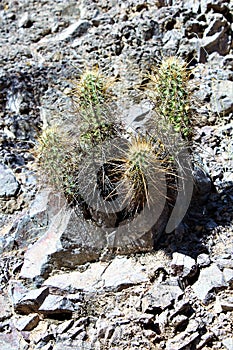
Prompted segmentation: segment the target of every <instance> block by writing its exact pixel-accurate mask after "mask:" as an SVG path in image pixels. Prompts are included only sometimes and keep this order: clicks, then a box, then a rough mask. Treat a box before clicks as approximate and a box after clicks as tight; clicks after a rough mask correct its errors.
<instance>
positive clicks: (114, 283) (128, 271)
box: [101, 257, 149, 291]
mask: <svg viewBox="0 0 233 350" xmlns="http://www.w3.org/2000/svg"><path fill="white" fill-rule="evenodd" d="M101 279H102V283H103V287H104V289H107V290H112V291H113V290H114V291H118V290H121V289H123V288H127V287H130V286H133V285H137V284H139V283H143V282H148V281H149V278H148V276H147V274H146V272H145V268H144V267H143V266H142V265H140V264H138V263H136V262H134V261H133V260H132V259H127V258H125V257H116V258H115V259H114V260H113V261H112V263H111V264H110V265H109V267H108V268H107V269H106V270H105V272H104V273H103V275H102V276H101Z"/></svg>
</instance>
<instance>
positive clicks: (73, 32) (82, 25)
mask: <svg viewBox="0 0 233 350" xmlns="http://www.w3.org/2000/svg"><path fill="white" fill-rule="evenodd" d="M90 27H91V23H90V22H89V21H86V20H79V21H77V22H74V23H72V24H71V25H70V26H69V27H68V28H66V29H64V30H63V31H62V32H61V33H59V34H57V35H56V36H55V37H53V38H44V39H42V40H41V41H40V43H45V42H48V41H51V42H53V41H55V42H56V41H63V40H67V39H71V38H75V37H80V36H82V35H83V34H85V33H86V32H87V30H88V29H89V28H90Z"/></svg>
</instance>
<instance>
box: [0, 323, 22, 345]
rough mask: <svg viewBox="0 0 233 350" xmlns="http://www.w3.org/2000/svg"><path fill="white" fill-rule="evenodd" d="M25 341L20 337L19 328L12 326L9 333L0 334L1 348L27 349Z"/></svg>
mask: <svg viewBox="0 0 233 350" xmlns="http://www.w3.org/2000/svg"><path fill="white" fill-rule="evenodd" d="M23 346H25V342H24V341H23V340H21V339H20V337H19V334H18V332H17V330H16V329H15V328H14V327H10V328H9V329H8V332H7V333H2V332H1V335H0V349H1V350H9V349H10V350H18V349H25V348H24V347H23Z"/></svg>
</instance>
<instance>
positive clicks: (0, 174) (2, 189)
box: [0, 164, 20, 197]
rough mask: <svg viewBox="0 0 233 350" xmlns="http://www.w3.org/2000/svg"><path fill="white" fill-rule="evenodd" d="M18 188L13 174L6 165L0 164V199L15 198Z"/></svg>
mask: <svg viewBox="0 0 233 350" xmlns="http://www.w3.org/2000/svg"><path fill="white" fill-rule="evenodd" d="M19 187H20V186H19V183H18V181H17V180H16V178H15V176H14V174H13V172H12V171H11V170H10V169H9V168H8V167H7V166H6V165H3V164H0V197H13V196H15V195H16V194H17V192H18V190H19Z"/></svg>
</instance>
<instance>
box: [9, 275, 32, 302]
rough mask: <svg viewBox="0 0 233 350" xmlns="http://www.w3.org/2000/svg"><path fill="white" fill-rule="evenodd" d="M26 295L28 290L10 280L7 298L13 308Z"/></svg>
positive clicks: (17, 282)
mask: <svg viewBox="0 0 233 350" xmlns="http://www.w3.org/2000/svg"><path fill="white" fill-rule="evenodd" d="M27 293H28V289H27V288H26V287H25V286H24V285H23V284H22V283H21V282H20V281H16V280H11V281H10V283H9V296H10V298H11V302H12V304H13V305H14V307H15V306H16V305H17V304H18V303H19V301H20V300H21V299H22V298H23V297H24V296H25V295H26V294H27Z"/></svg>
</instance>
